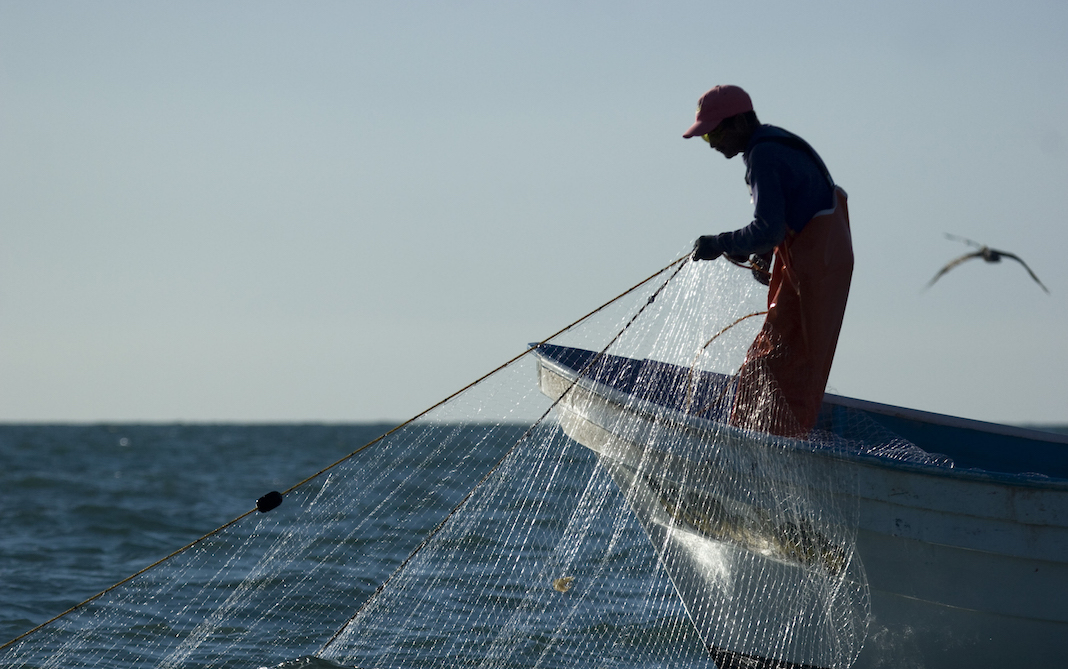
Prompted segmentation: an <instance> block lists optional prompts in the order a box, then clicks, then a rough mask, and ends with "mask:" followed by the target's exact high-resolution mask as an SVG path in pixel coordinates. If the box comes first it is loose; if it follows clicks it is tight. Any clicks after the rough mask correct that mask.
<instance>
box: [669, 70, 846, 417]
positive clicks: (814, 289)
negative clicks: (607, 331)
mask: <svg viewBox="0 0 1068 669" xmlns="http://www.w3.org/2000/svg"><path fill="white" fill-rule="evenodd" d="M683 137H685V138H690V137H702V138H703V139H704V140H705V141H706V142H708V144H709V145H710V146H711V147H712V148H713V149H715V150H716V151H719V152H720V153H722V154H723V155H724V156H725V157H727V158H728V159H730V158H733V157H734V156H736V155H738V154H739V153H740V154H742V160H744V161H745V167H746V172H745V181H746V183H747V184H749V192H750V193H751V194H752V199H753V204H754V207H755V212H754V216H753V221H752V222H751V223H749V224H748V225H746V226H745V227H743V228H741V229H739V230H735V231H733V232H723V233H720V234H718V235H706V236H702V237H700V238H698V239H697V241H696V242H695V243H694V251H693V259H694V260H714V259H716V258H718V257H719V256H721V255H725V256H727V257H728V258H729V259H730V260H732V261H734V262H736V263H744V262H746V261H750V262H751V263H752V264H751V266H753V267H754V274H757V275H758V278H763V281H762V282H764V283H768V313H767V316H766V318H765V321H764V326H763V328H762V329H761V331H760V333H759V334H758V335H757V337H756V339H755V340H754V341H753V343H752V345H751V346H750V347H749V351H748V353H747V354H746V359H745V362H744V363H743V365H742V367H741V369H739V371H738V382H737V383H738V385H737V389H736V392H735V398H734V405H733V407H732V409H731V417H730V421H731V423H732V424H734V425H738V426H741V427H744V428H747V429H755V430H760V431H764V432H770V433H773V434H780V435H787V436H804V435H805V434H807V433H808V432H809V431H810V430H811V429H812V427H813V426H814V425H815V423H816V418H817V415H818V414H819V410H820V405H821V403H822V401H823V392H824V389H825V388H826V386H827V377H828V375H829V374H830V371H831V362H832V360H833V359H834V350H835V346H836V345H837V343H838V333H839V331H840V330H841V327H842V318H843V316H844V315H845V306H846V298H847V297H848V295H849V282H850V278H851V277H852V274H853V245H852V241H851V239H850V232H849V212H848V210H847V208H846V193H845V191H844V190H842V189H841V188H839V187H837V186H836V185H835V183H834V181H833V180H832V179H831V175H830V173H829V172H828V171H827V168H826V166H825V165H824V164H823V160H822V159H821V158H820V157H819V155H818V154H817V153H816V152H815V151H814V150H813V149H812V147H811V146H809V145H808V143H807V142H805V141H804V140H803V139H801V138H800V137H798V136H797V135H794V134H792V133H789V132H787V131H786V130H783V129H782V128H777V127H775V126H772V125H762V124H761V123H760V121H759V120H758V119H757V116H756V112H754V111H753V103H752V101H751V100H750V98H749V95H748V94H747V93H746V92H745V91H744V90H742V89H741V88H739V87H737V86H716V87H715V88H713V89H712V90H710V91H708V92H707V93H705V94H704V95H702V96H701V99H700V100H699V101H698V103H697V119H696V121H695V122H694V124H693V125H692V126H690V128H689V129H688V130H687V131H686V133H685V134H683ZM767 267H770V277H769V276H768V273H767V270H766V269H764V268H767Z"/></svg>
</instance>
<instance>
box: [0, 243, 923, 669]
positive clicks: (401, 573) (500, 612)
mask: <svg viewBox="0 0 1068 669" xmlns="http://www.w3.org/2000/svg"><path fill="white" fill-rule="evenodd" d="M765 296H766V290H765V289H764V288H763V286H761V285H760V284H758V283H756V282H754V281H752V279H751V278H750V277H749V276H748V273H747V272H743V271H740V270H738V269H737V268H734V267H731V266H730V265H728V264H727V263H722V262H720V263H692V262H685V261H684V262H676V263H673V264H672V265H671V266H669V267H668V268H666V269H665V270H664V271H663V272H661V273H659V274H657V275H655V276H653V277H652V278H651V279H649V280H647V281H646V282H643V283H642V284H639V286H637V287H636V288H635V289H633V290H632V291H629V292H628V293H625V294H624V295H623V296H622V297H621V298H618V299H616V300H614V301H613V302H611V303H610V304H609V305H607V306H606V307H605V308H602V309H600V310H598V311H596V312H594V313H593V314H592V315H591V316H589V317H587V318H585V319H583V320H582V321H580V322H579V323H578V324H576V325H574V326H572V327H570V328H569V329H567V330H565V331H564V332H562V333H561V334H559V335H558V336H555V337H554V338H552V341H551V342H550V343H549V344H547V345H546V346H543V347H541V348H539V349H538V350H537V351H534V352H532V353H530V354H525V355H520V356H519V357H517V358H516V359H515V360H514V361H512V362H510V363H508V364H506V365H504V366H503V367H502V368H501V369H499V370H497V371H496V372H494V373H492V374H491V375H489V376H488V377H486V378H484V379H482V380H480V381H479V382H477V383H474V384H473V385H471V386H469V387H468V388H466V389H464V390H463V391H462V392H460V393H458V394H457V395H455V396H453V397H451V398H449V399H447V400H445V401H443V403H441V404H440V405H438V406H437V407H435V408H433V409H431V410H429V411H428V412H426V413H425V414H422V415H420V416H419V417H417V418H416V419H414V420H412V421H410V422H408V423H406V424H404V425H402V426H400V427H398V428H397V429H395V430H394V431H392V432H390V433H388V434H387V435H386V436H385V437H383V438H381V439H380V440H376V441H373V442H371V443H369V444H367V445H366V446H364V447H362V448H360V449H359V450H357V451H356V452H355V453H353V454H352V455H350V456H349V457H347V458H345V459H343V460H341V461H339V462H337V463H335V464H333V465H330V466H328V467H326V468H325V469H324V470H323V471H321V472H319V473H318V474H314V473H312V472H305V473H303V475H309V474H310V476H309V477H308V478H307V479H306V480H304V481H302V482H297V481H294V486H293V487H292V488H291V489H289V490H286V491H284V495H283V496H282V497H281V498H277V497H275V496H265V498H264V500H261V506H262V510H260V511H251V512H249V513H248V514H246V515H244V516H241V517H240V518H237V519H236V520H234V521H232V522H231V523H229V524H227V525H225V526H223V527H222V528H219V529H218V530H217V531H215V532H213V533H211V534H209V535H207V536H205V537H204V538H202V539H200V540H198V541H197V542H194V543H193V544H191V545H190V546H188V547H185V548H183V549H181V550H179V551H177V552H176V553H175V554H173V555H171V556H169V557H168V558H165V559H163V560H161V561H160V562H159V563H157V564H156V565H154V566H152V567H150V568H147V569H146V570H144V571H143V572H141V573H139V574H137V575H135V576H133V577H131V578H130V579H128V580H126V581H124V582H121V583H119V584H117V585H116V586H114V587H112V588H110V589H109V590H107V591H105V592H103V593H102V594H100V595H99V596H97V597H95V598H93V599H91V600H89V601H88V602H86V603H84V604H82V605H80V606H79V607H76V608H75V609H73V610H72V611H70V612H67V613H66V614H64V615H61V616H59V617H58V618H56V619H54V620H53V621H51V622H49V623H46V624H45V625H43V626H41V627H40V628H38V629H35V630H33V631H31V632H29V633H27V634H26V635H24V636H22V637H20V638H18V639H16V640H14V641H13V642H9V643H8V644H6V645H5V646H4V647H3V648H2V649H0V664H3V665H4V666H11V667H134V666H136V667H145V666H155V667H192V666H196V667H258V666H286V667H322V666H344V667H364V668H371V667H415V666H419V667H426V666H442V667H466V666H477V667H573V666H576V665H578V666H595V667H669V666H670V667H676V666H678V667H682V666H685V667H715V666H719V667H750V666H767V667H789V666H812V667H828V668H830V667H846V666H849V665H850V664H851V663H852V662H853V661H854V659H855V658H856V657H857V654H858V653H859V652H860V649H861V647H862V644H863V642H864V638H865V634H866V626H867V621H868V590H867V582H866V579H865V574H864V570H863V567H862V565H861V564H860V561H859V560H858V558H857V555H856V553H855V544H856V531H857V520H858V519H857V514H858V508H857V502H856V499H857V496H856V486H857V481H856V479H855V474H850V471H851V470H850V468H848V467H843V466H841V459H840V458H838V457H837V456H838V455H840V454H843V453H851V454H855V453H867V454H869V455H870V454H872V453H875V454H878V452H879V451H880V449H881V450H882V451H885V452H886V453H889V454H891V455H892V456H894V457H899V458H904V459H909V458H913V459H918V460H922V459H924V458H926V457H928V456H927V455H926V454H924V453H923V452H922V451H919V449H915V447H912V446H911V445H910V444H908V443H907V442H904V441H902V440H899V439H897V438H896V437H894V436H893V435H890V434H885V433H880V432H879V430H878V428H877V426H866V425H864V424H862V421H861V420H860V419H857V418H856V417H850V416H846V415H839V416H836V417H835V418H834V420H830V419H828V420H824V421H822V422H821V424H820V425H819V426H817V429H816V430H815V431H813V432H812V433H811V434H810V435H808V437H807V438H806V439H804V440H798V439H794V438H790V437H783V436H776V435H775V433H776V432H780V433H781V432H788V430H774V429H772V430H769V429H767V428H768V426H766V425H763V426H752V425H749V426H747V425H738V424H736V423H737V421H733V423H734V424H732V421H731V420H730V413H731V411H732V409H733V405H734V403H735V394H736V388H735V385H736V381H735V377H734V376H733V375H734V374H735V373H736V372H737V371H738V369H739V368H740V367H741V365H742V364H743V362H744V360H745V355H746V350H747V348H748V346H749V344H750V342H751V341H752V340H753V337H754V336H755V334H756V333H757V331H758V330H759V329H760V325H761V321H762V319H761V318H759V317H749V316H750V315H752V314H755V313H758V312H760V311H761V309H762V308H763V303H764V301H765V299H766V297H765ZM445 353H446V352H443V354H445ZM452 354H456V355H462V354H463V352H462V351H456V352H452ZM767 388H768V390H767V398H766V401H768V402H777V401H779V400H778V399H776V396H775V389H774V383H773V380H768V385H767ZM869 428H871V429H869ZM324 464H325V463H324ZM294 478H297V477H296V476H295V477H294ZM272 498H274V499H272ZM279 499H281V504H280V505H279V506H277V508H271V507H273V506H275V504H277V502H278V501H279Z"/></svg>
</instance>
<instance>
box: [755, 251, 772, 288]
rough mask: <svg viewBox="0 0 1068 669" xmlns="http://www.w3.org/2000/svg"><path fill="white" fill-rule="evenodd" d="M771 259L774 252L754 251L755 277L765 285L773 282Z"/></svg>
mask: <svg viewBox="0 0 1068 669" xmlns="http://www.w3.org/2000/svg"><path fill="white" fill-rule="evenodd" d="M771 259H772V254H771V253H770V252H769V253H764V254H759V253H754V254H753V258H752V263H753V278H754V279H756V280H757V281H759V282H760V283H762V284H764V285H765V286H767V285H769V284H770V283H771Z"/></svg>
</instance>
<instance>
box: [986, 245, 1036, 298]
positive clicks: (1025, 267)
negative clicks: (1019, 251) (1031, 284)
mask: <svg viewBox="0 0 1068 669" xmlns="http://www.w3.org/2000/svg"><path fill="white" fill-rule="evenodd" d="M996 253H1000V254H1001V255H1002V256H1004V257H1006V258H1012V259H1013V260H1015V261H1016V262H1018V263H1020V264H1021V265H1023V267H1024V269H1025V270H1027V273H1028V274H1030V275H1031V278H1032V279H1034V280H1035V283H1037V284H1038V285H1040V286H1042V290H1044V291H1046V293H1047V294H1049V288H1046V286H1045V285H1044V284H1043V283H1042V282H1041V281H1039V280H1038V277H1037V276H1035V273H1034V272H1032V271H1031V268H1030V267H1028V266H1027V263H1025V262H1024V261H1023V260H1022V259H1020V257H1019V256H1017V255H1015V254H1013V253H1006V252H1004V251H996Z"/></svg>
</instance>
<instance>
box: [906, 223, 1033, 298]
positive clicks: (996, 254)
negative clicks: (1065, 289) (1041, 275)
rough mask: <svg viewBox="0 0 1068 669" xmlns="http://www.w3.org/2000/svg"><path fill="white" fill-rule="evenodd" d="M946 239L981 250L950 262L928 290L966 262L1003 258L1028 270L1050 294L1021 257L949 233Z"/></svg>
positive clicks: (929, 284)
mask: <svg viewBox="0 0 1068 669" xmlns="http://www.w3.org/2000/svg"><path fill="white" fill-rule="evenodd" d="M946 237H947V238H948V239H954V240H956V241H959V242H964V243H965V244H967V245H968V246H974V247H975V248H977V249H979V250H978V251H974V252H972V253H965V254H964V255H962V256H961V257H959V258H957V259H955V260H952V261H950V262H949V264H947V265H946V266H945V267H943V268H942V269H941V270H939V271H938V274H935V275H934V278H933V279H931V282H930V283H928V284H927V287H928V288H930V287H931V286H933V285H934V282H935V281H938V279H939V278H941V276H942V275H943V274H945V273H946V272H948V271H949V270H951V269H953V268H954V267H956V266H957V265H959V264H961V263H962V262H964V261H965V260H971V259H972V258H982V259H983V260H985V261H987V262H990V263H994V262H1001V259H1002V258H1012V259H1013V260H1015V261H1016V262H1018V263H1020V264H1021V265H1023V267H1024V269H1025V270H1027V273H1028V274H1030V275H1031V278H1032V279H1034V280H1035V283H1037V284H1038V285H1040V286H1042V290H1044V291H1046V292H1047V293H1049V288H1046V287H1045V286H1044V285H1043V284H1042V282H1041V281H1039V280H1038V277H1037V276H1035V273H1034V272H1032V271H1031V268H1030V267H1028V266H1027V263H1025V262H1024V261H1023V260H1021V259H1020V258H1019V256H1017V255H1015V254H1012V253H1009V252H1008V251H998V250H997V249H992V248H990V247H989V246H986V245H985V244H980V243H978V242H973V241H972V240H970V239H965V238H964V237H957V236H956V235H951V234H949V233H948V232H947V233H946Z"/></svg>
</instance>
